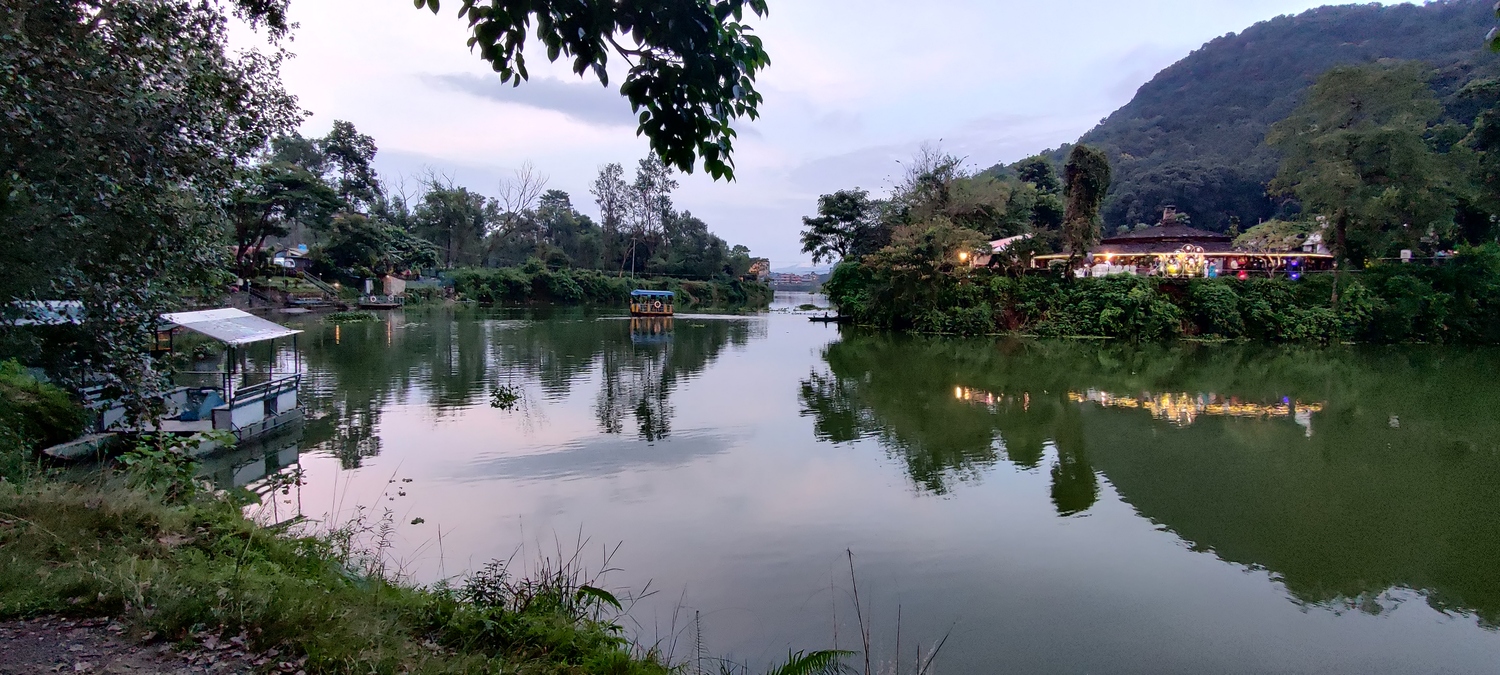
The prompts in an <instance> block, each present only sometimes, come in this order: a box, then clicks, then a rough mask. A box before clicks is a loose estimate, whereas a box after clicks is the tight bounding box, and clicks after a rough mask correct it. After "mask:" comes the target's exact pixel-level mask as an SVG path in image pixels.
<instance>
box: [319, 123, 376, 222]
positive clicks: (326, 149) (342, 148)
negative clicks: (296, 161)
mask: <svg viewBox="0 0 1500 675" xmlns="http://www.w3.org/2000/svg"><path fill="white" fill-rule="evenodd" d="M318 149H319V150H320V151H321V152H322V154H323V158H324V161H325V162H326V163H327V169H331V170H332V171H333V173H334V178H335V179H337V182H336V183H335V185H336V186H337V187H338V193H339V198H340V199H342V200H343V202H344V204H345V205H346V206H345V208H347V209H349V210H350V211H356V212H361V213H362V212H366V211H369V210H370V208H371V207H372V206H374V205H375V203H376V202H377V201H378V200H379V199H380V197H381V196H382V192H383V190H382V188H381V186H380V179H379V178H378V177H377V176H376V175H375V169H374V167H373V166H371V164H372V163H373V162H374V161H375V153H376V151H377V148H376V147H375V139H373V138H371V137H369V136H366V135H364V134H362V133H359V130H357V129H355V128H354V125H353V124H352V123H350V122H345V121H344V120H334V121H333V129H331V130H330V131H329V132H328V135H327V136H324V137H323V138H322V139H320V140H319V141H318ZM309 168H311V167H309Z"/></svg>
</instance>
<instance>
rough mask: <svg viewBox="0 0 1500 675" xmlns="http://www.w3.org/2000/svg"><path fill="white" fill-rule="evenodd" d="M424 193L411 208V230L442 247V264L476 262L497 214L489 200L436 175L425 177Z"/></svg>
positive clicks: (480, 256) (480, 261)
mask: <svg viewBox="0 0 1500 675" xmlns="http://www.w3.org/2000/svg"><path fill="white" fill-rule="evenodd" d="M426 183H427V192H426V194H423V195H422V199H421V201H419V202H417V206H416V208H414V209H412V216H411V219H412V233H413V234H415V235H417V236H418V237H421V238H423V239H425V240H427V241H430V242H432V243H434V244H436V245H437V246H438V247H439V248H441V249H442V263H443V266H444V267H455V266H457V265H461V264H466V265H478V264H480V263H482V262H483V260H484V252H483V250H482V247H483V245H484V239H485V235H486V234H488V233H489V231H490V227H491V223H494V222H495V221H496V220H497V219H498V218H499V217H500V213H499V208H497V207H496V206H495V204H494V202H492V201H491V200H489V199H487V198H485V196H484V195H481V194H479V193H477V192H472V191H470V190H469V189H468V188H465V187H460V186H457V185H454V184H453V182H452V181H451V180H448V179H446V178H441V177H438V176H429V177H428V178H427V181H426Z"/></svg>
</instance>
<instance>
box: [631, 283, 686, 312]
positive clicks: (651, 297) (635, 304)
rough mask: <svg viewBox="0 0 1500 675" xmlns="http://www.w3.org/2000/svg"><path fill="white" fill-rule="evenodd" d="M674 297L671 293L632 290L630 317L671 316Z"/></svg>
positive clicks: (675, 295) (674, 294)
mask: <svg viewBox="0 0 1500 675" xmlns="http://www.w3.org/2000/svg"><path fill="white" fill-rule="evenodd" d="M676 297H677V294H676V293H673V292H672V291H646V290H641V289H636V290H633V291H631V292H630V315H631V316H672V302H673V300H675V299H676Z"/></svg>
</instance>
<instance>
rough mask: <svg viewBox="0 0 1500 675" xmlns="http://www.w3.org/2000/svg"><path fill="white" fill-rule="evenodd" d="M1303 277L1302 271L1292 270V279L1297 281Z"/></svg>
mask: <svg viewBox="0 0 1500 675" xmlns="http://www.w3.org/2000/svg"><path fill="white" fill-rule="evenodd" d="M1301 278H1302V273H1301V272H1292V281H1296V280H1298V279H1301Z"/></svg>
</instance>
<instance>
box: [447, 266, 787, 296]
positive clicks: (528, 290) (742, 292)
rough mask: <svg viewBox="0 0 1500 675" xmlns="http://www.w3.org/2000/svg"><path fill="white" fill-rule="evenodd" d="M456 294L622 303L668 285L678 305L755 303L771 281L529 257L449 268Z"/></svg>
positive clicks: (767, 294) (765, 293) (666, 287)
mask: <svg viewBox="0 0 1500 675" xmlns="http://www.w3.org/2000/svg"><path fill="white" fill-rule="evenodd" d="M453 287H454V290H455V291H456V292H457V293H458V295H459V297H460V298H462V299H465V300H473V301H475V302H481V303H509V304H517V303H538V302H550V303H613V304H615V305H623V304H624V303H626V302H628V301H629V300H630V292H631V291H633V290H636V289H652V290H662V291H672V292H674V293H676V294H677V299H676V302H677V304H678V305H679V306H684V307H695V306H698V307H761V306H765V305H766V304H768V303H770V301H771V287H770V286H768V285H766V284H764V283H760V282H754V281H741V280H739V279H716V280H710V281H694V280H684V279H675V278H671V277H664V278H661V279H657V280H643V279H638V278H635V277H622V276H618V275H614V274H607V273H604V272H600V271H597V270H580V269H567V268H563V269H556V270H554V269H548V268H547V267H546V266H545V265H543V264H542V263H541V261H539V260H537V259H535V258H533V259H532V260H530V261H528V262H527V264H525V265H521V266H519V267H506V268H501V269H463V270H458V271H456V272H454V273H453Z"/></svg>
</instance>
